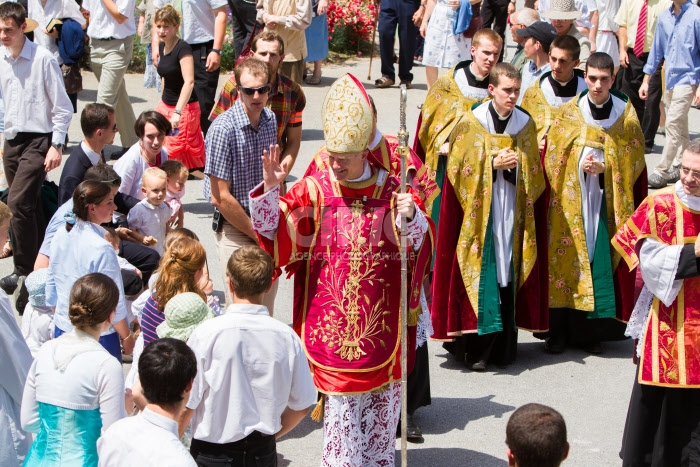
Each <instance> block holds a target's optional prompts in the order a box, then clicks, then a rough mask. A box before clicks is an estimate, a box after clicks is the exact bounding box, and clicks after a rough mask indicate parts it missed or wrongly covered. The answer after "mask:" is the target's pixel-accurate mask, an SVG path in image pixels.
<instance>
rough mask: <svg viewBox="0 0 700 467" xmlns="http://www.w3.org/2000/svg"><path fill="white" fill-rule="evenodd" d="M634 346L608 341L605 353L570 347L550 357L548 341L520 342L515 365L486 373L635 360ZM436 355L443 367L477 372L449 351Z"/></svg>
mask: <svg viewBox="0 0 700 467" xmlns="http://www.w3.org/2000/svg"><path fill="white" fill-rule="evenodd" d="M633 345H634V344H633V342H632V340H631V339H628V340H620V341H608V342H603V349H604V351H603V353H602V354H598V355H593V354H591V353H588V352H586V351H584V350H582V349H580V348H576V347H567V349H566V351H565V352H563V353H560V354H550V353H547V352H545V351H544V341H535V342H520V343H518V356H517V359H516V361H515V362H514V363H511V364H510V365H508V366H507V367H505V368H499V367H498V366H496V365H493V364H489V366H488V368H487V371H486V373H493V374H497V375H510V376H518V375H519V374H521V373H523V372H525V371H530V370H535V369H538V368H542V367H546V366H551V365H558V364H561V363H569V362H572V363H578V364H581V365H585V364H586V360H587V359H589V358H604V359H622V360H627V359H631V358H632V347H633ZM436 356H437V357H442V358H444V359H445V360H444V361H443V362H442V363H440V368H445V369H448V370H459V371H461V372H462V373H473V371H471V370H469V369H467V367H466V366H465V365H464V364H463V363H462V362H459V361H457V360H456V359H455V358H454V356H453V355H452V354H450V353H449V352H447V351H446V350H445V351H442V352H439V353H437V354H436Z"/></svg>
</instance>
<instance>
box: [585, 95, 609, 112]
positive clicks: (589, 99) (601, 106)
mask: <svg viewBox="0 0 700 467" xmlns="http://www.w3.org/2000/svg"><path fill="white" fill-rule="evenodd" d="M586 97H587V98H588V105H590V106H591V107H595V108H596V109H602V108H603V107H604V106H605V104H607V103H608V102H610V99H611V97H612V94H608V98H607V99H606V100H605V102H603V103H602V104H600V105H598V104H596V103H595V102H593V101H592V100H591V96H586Z"/></svg>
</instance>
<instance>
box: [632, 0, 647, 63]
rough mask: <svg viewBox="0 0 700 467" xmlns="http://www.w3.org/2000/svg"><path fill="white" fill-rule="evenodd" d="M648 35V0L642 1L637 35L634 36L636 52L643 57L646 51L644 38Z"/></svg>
mask: <svg viewBox="0 0 700 467" xmlns="http://www.w3.org/2000/svg"><path fill="white" fill-rule="evenodd" d="M646 35H647V0H644V1H643V2H642V9H641V10H640V11H639V21H637V36H636V37H635V38H634V54H635V55H636V56H637V57H641V56H642V54H643V53H644V39H646Z"/></svg>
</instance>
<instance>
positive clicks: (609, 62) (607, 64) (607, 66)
mask: <svg viewBox="0 0 700 467" xmlns="http://www.w3.org/2000/svg"><path fill="white" fill-rule="evenodd" d="M589 68H595V69H596V70H609V71H610V76H612V75H614V74H615V62H613V59H612V57H611V56H610V55H608V54H606V53H605V52H593V53H592V54H591V55H590V57H588V60H586V73H588V69H589Z"/></svg>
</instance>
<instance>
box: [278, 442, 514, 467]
mask: <svg viewBox="0 0 700 467" xmlns="http://www.w3.org/2000/svg"><path fill="white" fill-rule="evenodd" d="M505 452H506V450H505V445H504V447H503V456H504V457H505ZM395 459H396V465H397V466H400V465H401V451H399V450H397V451H396V456H395ZM408 464H409V465H424V466H440V467H469V466H479V467H505V466H507V465H508V462H506V461H505V460H503V459H499V458H497V457H493V456H491V455H489V454H484V453H483V452H478V451H472V450H469V449H462V448H428V449H420V448H419V449H410V448H409V450H408ZM280 465H282V464H280Z"/></svg>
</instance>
